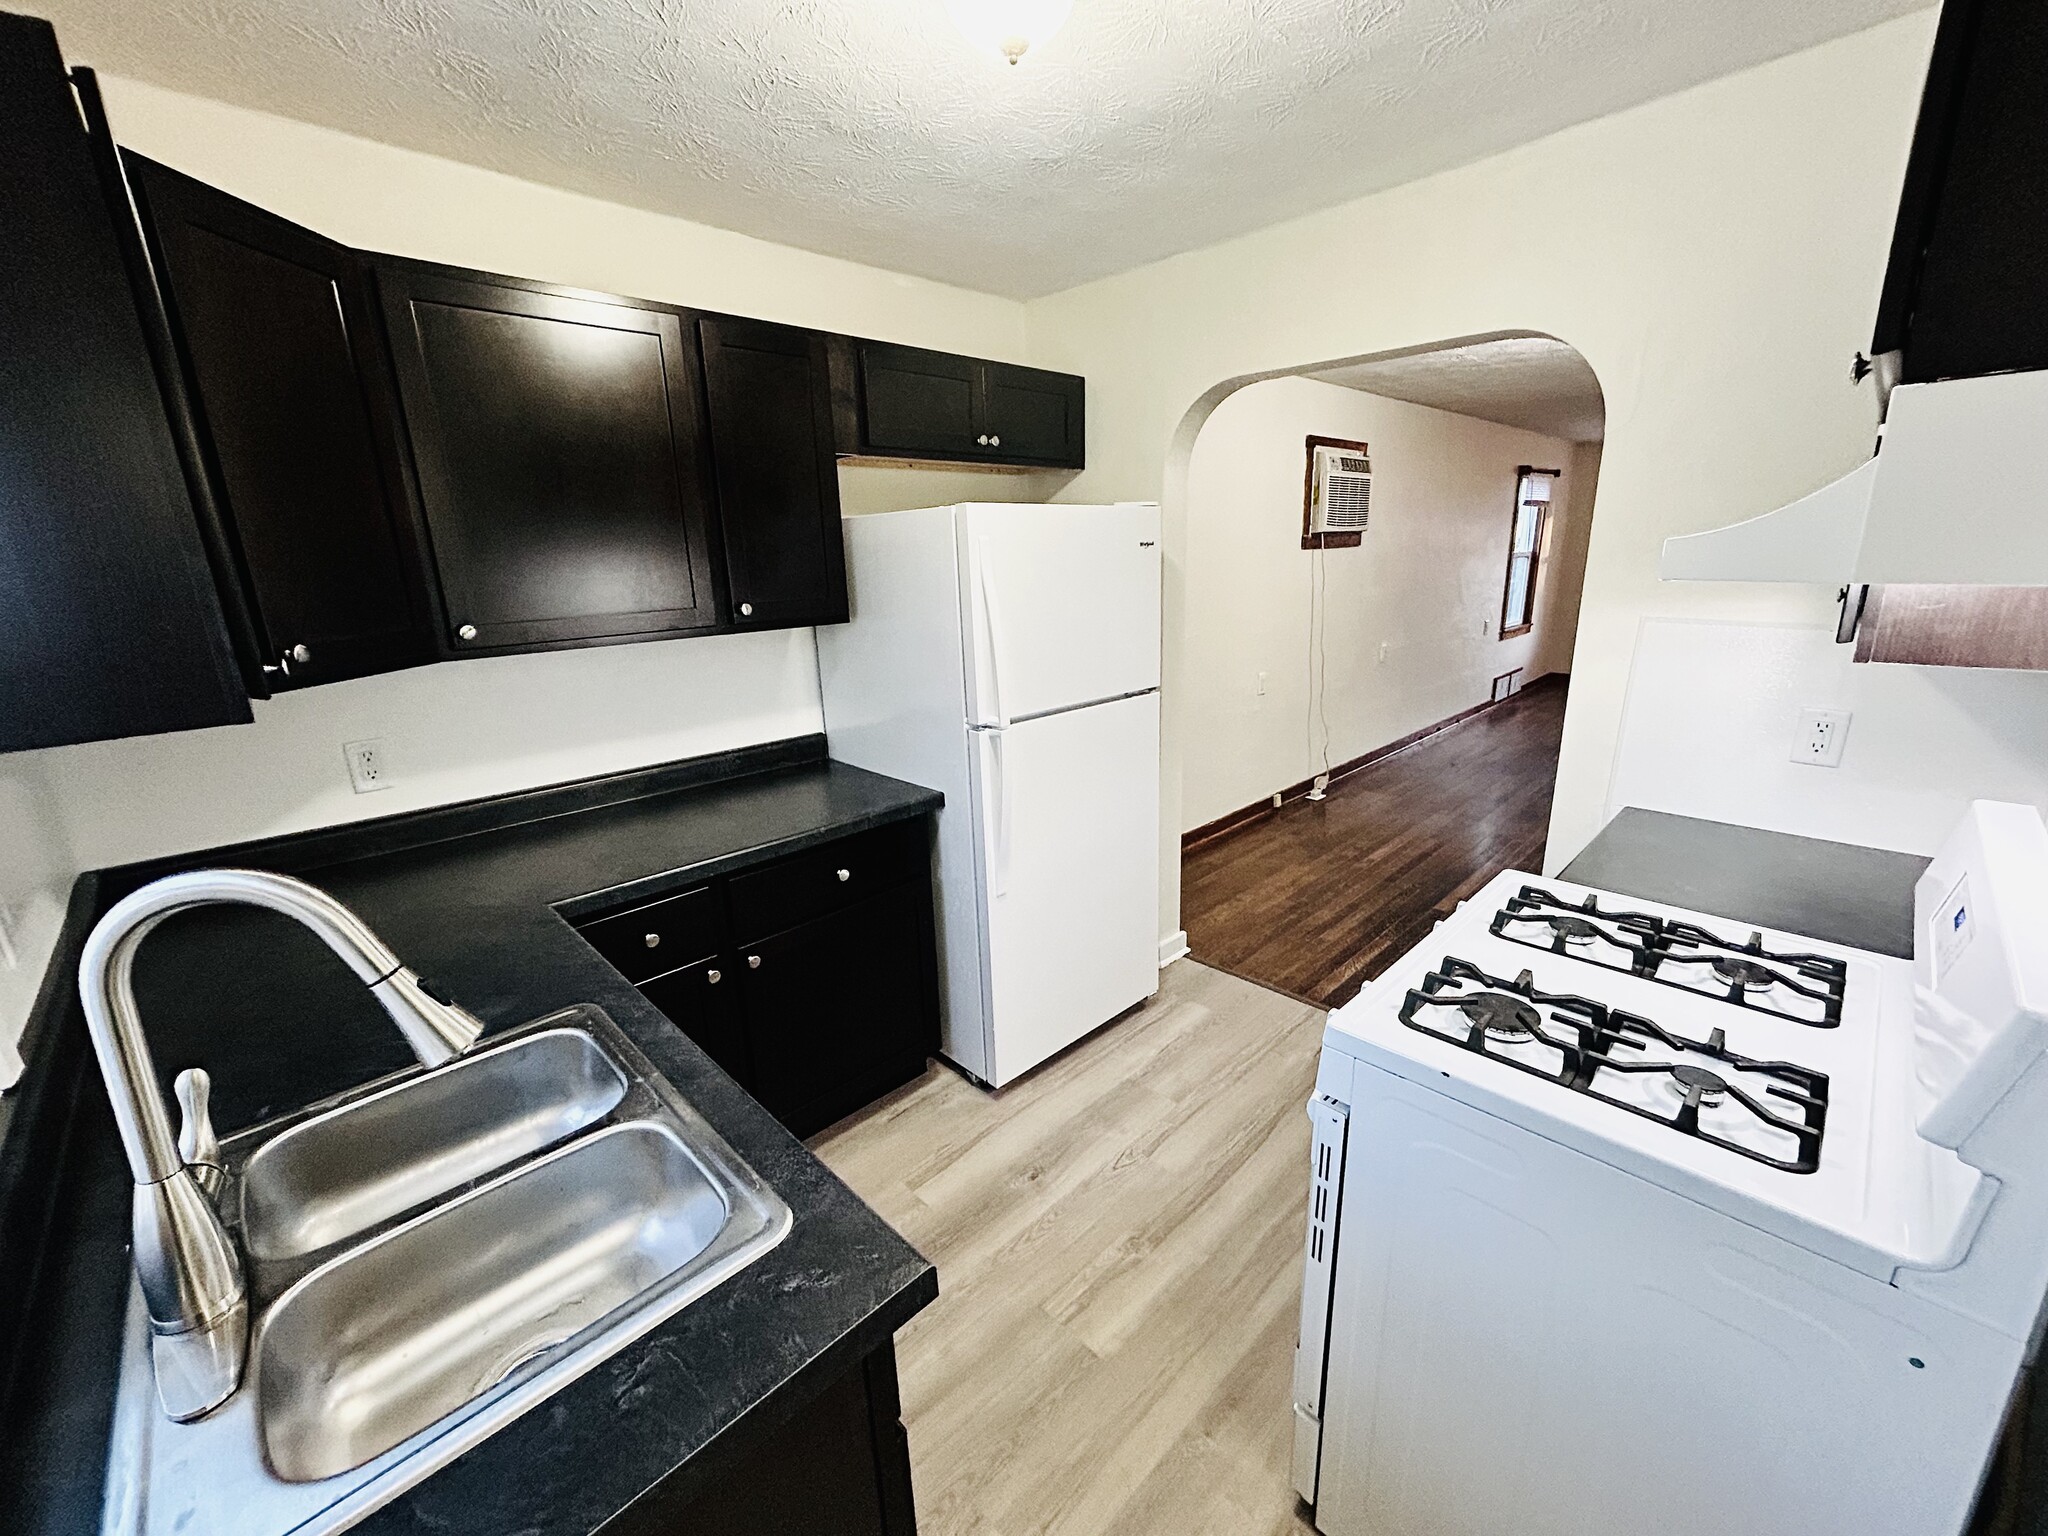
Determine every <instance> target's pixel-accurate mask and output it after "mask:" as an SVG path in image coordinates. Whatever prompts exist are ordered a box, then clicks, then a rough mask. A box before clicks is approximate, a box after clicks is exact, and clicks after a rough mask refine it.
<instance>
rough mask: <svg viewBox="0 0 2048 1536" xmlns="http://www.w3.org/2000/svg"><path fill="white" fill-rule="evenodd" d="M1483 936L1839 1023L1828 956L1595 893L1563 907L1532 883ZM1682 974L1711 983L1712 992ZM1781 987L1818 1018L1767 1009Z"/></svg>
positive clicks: (1762, 1009)
mask: <svg viewBox="0 0 2048 1536" xmlns="http://www.w3.org/2000/svg"><path fill="white" fill-rule="evenodd" d="M1487 931H1488V932H1490V933H1492V934H1494V935H1495V936H1496V937H1499V938H1503V939H1506V940H1507V941H1508V942H1509V943H1511V944H1524V945H1527V946H1528V947H1529V948H1531V949H1540V950H1543V951H1545V952H1546V953H1549V954H1553V955H1570V956H1571V957H1573V958H1574V959H1578V960H1585V961H1589V962H1590V963H1592V964H1594V965H1598V966H1602V967H1604V968H1605V969H1607V970H1610V971H1626V972H1628V973H1629V974H1630V975H1633V976H1641V977H1644V978H1646V979H1647V980H1650V981H1655V982H1658V983H1660V984H1662V985H1664V986H1667V987H1676V988H1678V989H1679V990H1680V991H1682V992H1690V993H1692V994H1693V995H1695V996H1698V997H1712V998H1718V999H1720V1000H1721V1001H1722V1002H1726V1003H1733V1004H1734V1005H1735V1006H1736V1007H1738V1008H1748V1009H1750V1010H1751V1011H1753V1012H1756V1013H1767V1014H1770V1015H1771V1016H1772V1017H1773V1018H1780V1019H1789V1020H1790V1021H1791V1022H1793V1023H1795V1024H1805V1025H1807V1026H1808V1027H1810V1028H1813V1029H1833V1028H1834V1027H1835V1026H1836V1025H1838V1024H1840V1023H1841V1022H1842V996H1843V993H1844V992H1845V991H1846V990H1847V988H1848V982H1849V968H1848V967H1847V966H1846V965H1844V964H1843V963H1842V962H1841V961H1840V960H1837V959H1834V958H1833V957H1832V956H1828V955H1809V954H1775V953H1773V952H1772V951H1770V950H1767V949H1765V948H1764V947H1763V935H1762V934H1760V933H1752V934H1751V935H1750V937H1749V942H1747V943H1745V944H1738V943H1735V942H1733V941H1732V940H1729V939H1724V938H1722V937H1721V936H1720V935H1719V934H1717V933H1714V932H1713V931H1712V930H1711V929H1707V928H1702V927H1701V926H1700V925H1699V924H1697V923H1684V922H1679V921H1676V920H1675V919H1671V918H1663V917H1652V916H1651V915H1650V914H1648V913H1646V912H1618V911H1609V910H1606V909H1603V908H1602V907H1601V905H1600V899H1599V898H1598V897H1597V896H1588V897H1587V898H1586V899H1585V900H1584V901H1582V902H1570V901H1566V900H1565V899H1564V898H1563V897H1561V896H1556V895H1553V894H1552V893H1551V892H1549V891H1546V890H1544V889H1542V888H1541V887H1540V886H1534V885H1525V886H1523V887H1522V890H1521V894H1520V895H1517V896H1511V897H1509V898H1508V904H1507V905H1506V906H1505V907H1503V908H1501V910H1500V911H1498V912H1496V913H1495V914H1494V917H1493V921H1492V922H1491V923H1489V924H1488V925H1487ZM1681 976H1683V977H1687V978H1694V977H1696V978H1698V979H1699V980H1702V981H1707V980H1709V979H1711V982H1712V983H1713V984H1714V986H1715V989H1714V990H1710V989H1709V987H1707V986H1702V985H1696V984H1694V983H1693V982H1692V981H1691V980H1685V979H1680V978H1681ZM1780 988H1783V989H1784V991H1785V992H1787V993H1790V994H1792V995H1794V996H1797V997H1802V998H1805V999H1807V1000H1809V1001H1810V1002H1812V1003H1813V1004H1814V1008H1815V1012H1816V1013H1817V1014H1818V1016H1817V1017H1815V1016H1813V1015H1809V1014H1804V1013H1795V1012H1791V1011H1789V1010H1788V1009H1786V1008H1784V1007H1781V1006H1774V1002H1773V999H1774V998H1775V997H1776V996H1777V994H1778V989H1780Z"/></svg>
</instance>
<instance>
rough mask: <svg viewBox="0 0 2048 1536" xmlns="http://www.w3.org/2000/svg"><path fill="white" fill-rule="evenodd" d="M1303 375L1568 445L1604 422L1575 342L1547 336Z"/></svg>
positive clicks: (1588, 437) (1596, 387) (1587, 438)
mask: <svg viewBox="0 0 2048 1536" xmlns="http://www.w3.org/2000/svg"><path fill="white" fill-rule="evenodd" d="M1308 377H1309V378H1312V379H1321V380H1322V381H1323V382H1324V383H1326V384H1342V385H1343V386H1344V387H1345V388H1346V389H1362V390H1364V391H1365V392H1366V393H1368V394H1373V395H1385V396H1387V397H1388V398H1390V399H1394V400H1407V401H1410V402H1412V403H1414V404H1416V405H1433V406H1435V407H1436V408H1437V409H1438V410H1440V411H1456V412H1458V414H1459V415H1461V416H1477V417H1479V418H1480V419H1481V420H1482V421H1497V422H1500V423H1501V424H1502V425H1503V426H1509V427H1522V428H1524V429H1526V430H1527V431H1530V432H1541V433H1544V434H1545V435H1546V436H1549V437H1562V438H1566V439H1569V440H1570V441H1572V442H1575V443H1592V442H1598V441H1599V440H1600V438H1601V437H1602V435H1603V434H1604V432H1605V429H1606V425H1607V408H1606V404H1605V402H1604V400H1603V399H1602V397H1601V393H1600V381H1599V379H1597V378H1595V377H1594V375H1593V370H1592V368H1591V367H1590V366H1589V365H1588V364H1587V362H1586V360H1585V359H1584V358H1583V357H1581V356H1579V354H1578V352H1577V350H1576V349H1575V348H1572V347H1568V346H1566V345H1565V344H1564V343H1563V342H1561V341H1553V340H1552V339H1551V338H1550V337H1548V336H1514V337H1509V338H1506V339H1504V340H1500V341H1481V342H1474V343H1472V344H1471V345H1469V346H1461V347H1439V348H1438V349H1436V350H1435V351H1433V352H1414V353H1410V354H1409V355H1408V356H1406V357H1383V358H1377V359H1374V360H1373V361H1371V362H1364V363H1350V364H1347V365H1345V366H1344V367H1341V368H1323V369H1318V370H1317V371H1316V372H1314V373H1311V374H1309V375H1308Z"/></svg>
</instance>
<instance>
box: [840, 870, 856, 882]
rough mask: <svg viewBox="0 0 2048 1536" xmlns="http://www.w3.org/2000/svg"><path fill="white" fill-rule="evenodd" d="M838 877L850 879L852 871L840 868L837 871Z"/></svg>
mask: <svg viewBox="0 0 2048 1536" xmlns="http://www.w3.org/2000/svg"><path fill="white" fill-rule="evenodd" d="M839 878H840V879H841V880H842V881H844V880H851V879H852V878H853V871H852V870H850V869H842V870H841V871H839Z"/></svg>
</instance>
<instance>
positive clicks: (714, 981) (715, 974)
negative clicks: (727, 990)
mask: <svg viewBox="0 0 2048 1536" xmlns="http://www.w3.org/2000/svg"><path fill="white" fill-rule="evenodd" d="M704 979H705V980H706V981H708V982H710V983H711V985H713V986H714V987H715V986H717V985H718V984H719V983H720V982H721V981H723V980H725V972H723V971H706V972H705V973H704Z"/></svg>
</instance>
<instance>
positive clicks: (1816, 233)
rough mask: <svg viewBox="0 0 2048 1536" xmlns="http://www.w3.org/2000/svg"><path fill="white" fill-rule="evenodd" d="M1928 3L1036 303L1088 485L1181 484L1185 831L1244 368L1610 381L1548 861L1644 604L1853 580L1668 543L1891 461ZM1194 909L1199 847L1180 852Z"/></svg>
mask: <svg viewBox="0 0 2048 1536" xmlns="http://www.w3.org/2000/svg"><path fill="white" fill-rule="evenodd" d="M1933 26H1934V17H1933V14H1932V13H1931V12H1927V13H1920V14H1916V15H1913V16H1908V17H1905V18H1902V19H1900V20H1898V21H1895V22H1890V23H1887V24H1886V25H1883V26H1880V27H1876V28H1873V29H1871V30H1869V31H1866V32H1862V33H1858V34H1856V35H1854V36H1851V37H1847V38H1843V39H1840V40H1838V41H1836V42H1832V43H1829V44H1826V45H1825V46H1823V47H1820V48H1815V49H1812V50H1810V51H1808V52H1805V53H1801V54H1795V55H1792V56H1790V57H1787V58H1784V59H1780V60H1777V61H1775V62H1773V63H1770V64H1766V65H1764V66H1762V67H1760V68H1757V69H1753V70H1749V71H1746V72H1744V73H1742V74H1738V75H1733V76H1729V77H1727V78H1725V79H1722V80H1717V81H1713V82H1710V83H1708V84H1705V85H1702V86H1699V87H1697V88H1695V89H1693V90H1689V91H1686V92H1683V93H1681V94H1679V95H1675V96H1670V97H1666V98H1664V99H1662V100H1659V101H1654V102H1650V103H1647V104H1645V105H1644V106H1641V107H1637V108H1634V109H1631V110H1629V111H1627V112H1622V113H1618V114H1616V115H1614V116H1612V117H1608V118H1604V119H1601V120H1599V121H1596V122H1591V123H1585V124H1581V125H1579V126H1577V127H1574V128H1571V129H1568V130H1566V131H1564V132H1562V133H1559V134H1556V135H1553V136H1552V137H1550V138H1547V139H1543V140H1541V141H1539V142H1536V143H1533V144H1528V145H1524V146H1522V147H1521V148H1518V149H1515V150H1513V151H1511V152H1509V153H1507V154H1503V155H1500V156H1497V157H1495V158H1493V159H1490V160H1485V161H1481V162H1479V163H1477V164H1474V165H1468V166H1464V167H1462V168H1460V169H1457V170H1454V171H1448V172H1445V173H1444V174H1442V175H1439V176H1434V177H1431V178H1429V179H1427V180H1425V181H1420V182H1415V183H1412V184H1410V185H1407V186H1403V187H1397V188H1394V189H1392V190H1390V191H1387V192H1383V193H1379V194H1376V195H1374V196H1372V197H1368V198H1363V199H1360V200H1358V201H1355V202H1351V203H1347V204H1344V205H1342V206H1340V207H1337V208H1332V209H1329V210H1326V211H1324V212H1321V213H1317V214H1314V215H1311V216H1308V217H1305V218H1301V219H1296V220H1292V221H1290V222H1288V223H1285V224H1280V225H1276V226H1273V227H1271V228H1269V229H1265V230H1261V231H1258V232H1256V233H1254V234H1250V235H1246V236H1243V237H1241V238H1239V239H1236V240H1232V241H1229V242H1226V243H1224V244H1221V245H1217V246H1214V247H1211V248H1209V249H1207V250H1203V251H1197V252H1193V253H1190V254H1188V255H1184V256H1178V257H1174V258H1172V259H1170V260H1167V261H1163V262H1159V263H1156V264H1154V265H1152V266H1149V267H1145V268H1142V269H1139V270H1137V271H1134V272H1129V273H1125V274H1122V275H1120V276H1117V277H1112V278H1106V279H1104V280H1102V281H1100V282H1097V283H1092V284H1089V285H1088V286H1086V287H1083V288H1077V289H1074V290H1072V291H1070V292H1067V293H1062V294H1056V295H1053V296H1051V297H1049V298H1045V299H1040V300H1037V301H1034V302H1033V304H1032V305H1031V306H1030V325H1031V336H1030V340H1031V348H1032V352H1033V361H1034V362H1036V363H1038V364H1040V365H1041V366H1045V367H1050V368H1064V369H1069V370H1072V371H1074V372H1079V373H1084V374H1086V375H1087V376H1088V390H1089V400H1090V405H1091V409H1090V421H1089V468H1088V470H1087V471H1086V473H1084V474H1083V475H1082V476H1081V477H1080V479H1078V480H1077V481H1076V482H1075V483H1074V484H1073V485H1071V486H1069V487H1068V488H1067V489H1066V490H1065V492H1063V494H1064V495H1066V496H1069V497H1073V498H1075V499H1079V500H1104V499H1114V498H1118V497H1151V496H1162V495H1163V497H1164V505H1165V513H1166V517H1165V537H1164V542H1165V554H1166V561H1167V583H1166V598H1167V616H1166V624H1167V634H1166V660H1167V690H1166V693H1167V696H1166V714H1165V729H1164V733H1163V735H1164V745H1165V760H1164V763H1163V783H1162V795H1161V804H1162V816H1163V821H1162V826H1161V834H1162V847H1164V848H1167V849H1171V848H1172V847H1173V837H1174V834H1175V833H1176V832H1177V831H1178V830H1179V828H1180V826H1181V824H1182V805H1181V801H1182V791H1181V776H1182V760H1183V756H1184V751H1185V748H1184V742H1185V740H1186V735H1187V729H1188V725H1187V720H1186V713H1185V709H1184V707H1183V706H1184V703H1185V700H1186V697H1187V687H1188V681H1189V680H1188V674H1187V666H1186V647H1185V645H1184V643H1183V629H1184V626H1185V623H1186V615H1187V607H1186V581H1187V574H1188V573H1187V550H1188V530H1187V503H1186V497H1185V494H1184V483H1185V463H1186V455H1187V452H1188V449H1189V447H1190V445H1191V444H1192V441H1193V437H1194V427H1195V425H1196V424H1198V423H1199V421H1200V419H1201V417H1202V415H1203V413H1204V412H1205V411H1206V410H1207V409H1208V408H1209V407H1210V406H1212V405H1213V404H1214V403H1215V401H1216V400H1217V399H1219V398H1221V396H1222V394H1223V393H1224V392H1225V390H1226V388H1227V386H1228V385H1230V384H1231V383H1232V382H1234V381H1242V380H1245V379H1249V378H1256V377H1259V376H1263V375H1269V374H1273V373H1279V372H1294V371H1299V370H1302V369H1303V368H1304V367H1306V366H1307V365H1310V364H1314V363H1319V362H1331V361H1338V360H1345V359H1351V358H1362V357H1367V356H1371V355H1375V354H1378V353H1383V352H1389V351H1394V350H1397V349H1403V348H1413V347H1417V346H1423V345H1427V344H1430V343H1434V342H1443V341H1449V340H1456V339H1461V338H1469V337H1483V336H1493V335H1499V334H1502V333H1527V332H1540V333H1543V334H1546V335H1551V336H1555V337H1558V338H1560V339H1562V340H1564V341H1566V342H1569V343H1570V344H1571V345H1573V346H1574V347H1576V348H1577V349H1578V350H1579V351H1580V352H1581V353H1582V354H1584V356H1585V357H1586V359H1587V361H1588V362H1589V363H1591V364H1592V366H1593V369H1594V371H1595V372H1596V373H1597V374H1598V375H1599V378H1600V381H1601V385H1602V388H1603V390H1604V391H1605V394H1606V402H1607V429H1606V442H1605V445H1604V452H1603V455H1602V463H1601V469H1600V511H1599V515H1598V516H1597V517H1596V518H1594V520H1593V523H1592V528H1591V545H1590V548H1589V550H1588V558H1587V568H1586V581H1585V597H1584V602H1583V604H1582V606H1581V608H1580V613H1579V633H1578V646H1577V651H1576V654H1575V657H1574V660H1573V665H1572V695H1571V704H1570V708H1569V711H1568V713H1567V718H1566V725H1565V735H1564V747H1563V755H1562V761H1561V764H1560V772H1559V779H1558V790H1557V799H1556V803H1555V806H1554V809H1553V812H1552V820H1551V827H1550V839H1549V857H1550V858H1551V859H1552V860H1553V861H1561V860H1563V859H1567V858H1569V857H1570V856H1571V855H1572V854H1573V853H1575V852H1576V851H1577V850H1578V849H1579V848H1580V847H1581V846H1582V845H1583V844H1584V843H1585V842H1586V841H1587V839H1588V838H1590V837H1591V836H1592V834H1593V832H1594V831H1595V830H1596V829H1597V828H1598V827H1599V825H1600V821H1601V814H1602V811H1603V808H1604V807H1605V805H1606V802H1607V784H1608V774H1609V769H1610V767H1611V766H1612V764H1613V760H1614V748H1615V742H1616V738H1617V731H1618V727H1619V724H1620V719H1621V704H1622V695H1623V689H1624V686H1625V683H1626V679H1627V670H1628V658H1629V655H1630V652H1631V649H1632V647H1633V644H1634V639H1635V633H1636V628H1637V625H1638V624H1639V623H1640V622H1641V620H1642V619H1643V618H1644V616H1646V615H1649V614H1659V615H1687V614H1692V615H1706V616H1715V617H1721V618H1731V619H1747V620H1752V621H1777V622H1804V623H1809V624H1811V623H1818V622H1822V621H1823V620H1824V619H1825V616H1826V614H1827V612H1828V610H1829V606H1830V599H1831V597H1832V594H1831V593H1823V592H1820V591H1818V590H1815V589H1807V588H1785V587H1769V586H1740V587H1725V586H1717V587H1713V588H1707V587H1703V586H1683V585H1677V584H1660V583H1659V582H1658V580H1657V574H1656V563H1657V554H1658V549H1659V546H1660V545H1661V544H1662V542H1663V540H1664V538H1665V537H1666V536H1667V535H1669V534H1673V533H1685V532H1691V531H1694V530H1697V529H1702V528H1710V527H1715V526H1718V525H1720V524H1722V523H1726V522H1730V521H1732V520H1734V519H1736V518H1739V517H1744V516H1748V515H1751V514H1753V513H1757V512H1762V511H1765V510H1767V509H1769V508H1771V507H1775V506H1778V505H1780V504H1782V503H1783V502H1785V501H1786V500H1788V499H1790V498H1791V497H1793V496H1796V495H1798V494H1800V493H1802V492H1804V491H1807V490H1810V489H1812V488H1814V487H1815V486H1817V485H1819V484H1821V483H1823V482H1824V481H1826V480H1828V479H1830V478H1832V477H1833V476H1835V475H1838V474H1841V473H1842V472H1844V471H1846V470H1848V469H1849V468H1851V467H1852V466H1853V465H1855V464H1856V463H1857V462H1858V461H1859V460H1860V459H1862V458H1863V457H1865V456H1866V455H1867V454H1868V453H1869V451H1870V444H1871V439H1872V434H1873V430H1874V427H1875V420H1876V413H1875V406H1874V402H1873V400H1872V397H1871V393H1870V391H1869V390H1868V389H1867V388H1865V389H1862V390H1857V389H1852V388H1851V387H1850V386H1849V384H1848V382H1847V367H1848V360H1849V357H1850V355H1851V354H1852V353H1853V352H1854V351H1855V349H1856V348H1858V347H1860V346H1867V345H1868V343H1869V339H1870V325H1871V319H1872V316H1873V315H1874V313H1875V311H1876V306H1877V294H1878V288H1879V285H1880V282H1881V280H1882V277H1883V272H1884V264H1885V256H1886V252H1887V249H1888V247H1889V244H1890V238H1891V227H1892V219H1893V214H1894V212H1895V211H1896V209H1897V206H1898V196H1899V183H1900V179H1901V176H1902V174H1903V171H1904V167H1905V159H1906V152H1907V148H1908V146H1909V144H1910V142H1911V138H1912V127H1913V119H1914V113H1915V111H1916V109H1917V106H1918V102H1919V97H1920V88H1921V85H1922V82H1923V80H1924V79H1925V75H1926V68H1927V54H1928V48H1929V45H1930V43H1931V42H1932V39H1933ZM1160 873H1161V879H1162V902H1161V906H1162V911H1161V926H1162V929H1163V930H1167V931H1170V930H1172V929H1174V928H1177V927H1178V926H1179V923H1178V909H1179V877H1180V871H1179V863H1178V860H1177V858H1174V857H1168V858H1167V859H1166V860H1165V862H1164V863H1163V864H1162V867H1161V871H1160Z"/></svg>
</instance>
